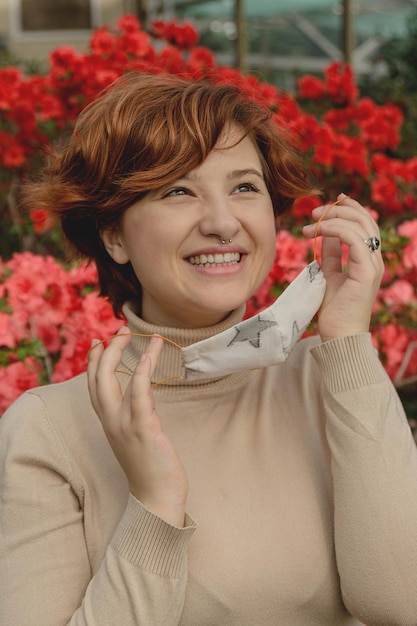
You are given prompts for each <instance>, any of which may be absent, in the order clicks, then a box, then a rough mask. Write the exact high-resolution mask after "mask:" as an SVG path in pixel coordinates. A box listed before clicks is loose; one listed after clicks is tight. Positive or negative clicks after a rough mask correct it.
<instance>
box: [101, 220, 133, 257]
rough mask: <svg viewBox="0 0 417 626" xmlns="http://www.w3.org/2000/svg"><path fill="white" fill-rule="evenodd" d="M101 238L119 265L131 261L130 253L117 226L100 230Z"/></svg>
mask: <svg viewBox="0 0 417 626" xmlns="http://www.w3.org/2000/svg"><path fill="white" fill-rule="evenodd" d="M100 238H101V241H102V242H103V245H104V247H105V248H106V250H107V252H108V253H109V255H110V256H111V258H112V259H113V261H115V262H116V263H119V265H124V264H125V263H128V262H129V260H130V259H129V255H128V253H127V251H126V248H125V245H124V242H123V238H122V236H121V234H120V232H119V229H118V228H116V227H115V226H112V227H110V228H103V230H102V231H101V232H100Z"/></svg>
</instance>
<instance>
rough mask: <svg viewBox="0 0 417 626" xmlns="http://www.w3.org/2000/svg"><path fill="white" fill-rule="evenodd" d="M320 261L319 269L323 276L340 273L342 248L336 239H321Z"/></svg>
mask: <svg viewBox="0 0 417 626" xmlns="http://www.w3.org/2000/svg"><path fill="white" fill-rule="evenodd" d="M321 259H322V260H321V269H322V270H323V272H324V273H325V274H327V273H328V272H337V273H339V272H341V271H342V269H343V265H342V246H341V244H340V240H339V238H338V237H323V243H322V247H321Z"/></svg>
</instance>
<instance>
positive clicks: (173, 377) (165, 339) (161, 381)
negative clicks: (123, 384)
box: [87, 333, 182, 387]
mask: <svg viewBox="0 0 417 626" xmlns="http://www.w3.org/2000/svg"><path fill="white" fill-rule="evenodd" d="M125 336H126V335H125V334H123V335H110V336H109V337H105V338H104V339H99V340H98V341H97V342H96V343H95V344H94V345H93V346H91V348H90V349H89V351H88V352H87V358H88V357H89V355H90V352H92V350H94V348H97V346H99V345H100V344H104V343H106V342H107V341H110V340H111V339H114V338H115V337H125ZM130 336H131V337H154V335H149V334H146V333H130ZM158 337H161V339H163V340H164V341H166V342H167V343H170V344H171V345H173V346H174V347H175V348H178V350H182V346H180V345H179V344H178V343H175V341H173V340H172V339H169V338H168V337H163V336H162V335H158ZM115 373H117V374H125V375H126V376H133V373H132V372H127V371H125V370H115ZM179 378H181V376H167V377H166V378H162V379H161V380H158V381H157V382H156V383H151V386H152V387H157V386H158V385H162V384H163V383H165V382H167V381H168V380H173V379H179Z"/></svg>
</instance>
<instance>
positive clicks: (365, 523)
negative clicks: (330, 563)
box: [312, 333, 417, 626]
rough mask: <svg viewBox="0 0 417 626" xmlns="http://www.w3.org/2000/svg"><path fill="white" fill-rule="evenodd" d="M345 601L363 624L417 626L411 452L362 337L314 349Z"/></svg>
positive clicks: (415, 452)
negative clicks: (320, 384)
mask: <svg viewBox="0 0 417 626" xmlns="http://www.w3.org/2000/svg"><path fill="white" fill-rule="evenodd" d="M312 355H313V357H314V359H315V361H316V363H317V365H318V366H319V368H320V372H321V377H322V384H323V389H322V399H323V400H322V401H323V406H324V414H325V418H326V433H327V439H328V442H329V447H330V452H331V467H332V479H333V490H334V507H335V513H334V515H335V517H334V525H335V549H336V558H337V566H338V570H339V574H340V585H341V590H342V595H343V600H344V602H345V605H346V607H347V609H348V610H349V611H350V612H351V613H352V615H354V616H355V617H357V618H358V619H359V620H361V621H363V622H365V623H366V624H368V625H369V626H377V625H381V626H382V625H384V626H394V625H397V626H412V625H415V624H416V620H417V593H416V590H415V579H416V572H417V448H416V445H415V443H414V440H413V437H412V433H411V429H410V427H409V424H408V422H407V419H406V416H405V414H404V411H403V408H402V406H401V403H400V400H399V398H398V396H397V394H396V391H395V389H394V387H393V385H392V383H391V381H390V380H389V378H388V376H387V374H386V372H385V370H384V368H383V366H382V364H381V363H380V361H379V358H378V355H377V353H376V351H375V349H374V347H373V345H372V340H371V336H370V334H368V333H364V334H362V335H357V336H352V337H346V338H343V339H337V340H333V341H329V342H325V343H322V344H320V345H319V346H317V347H315V348H313V349H312Z"/></svg>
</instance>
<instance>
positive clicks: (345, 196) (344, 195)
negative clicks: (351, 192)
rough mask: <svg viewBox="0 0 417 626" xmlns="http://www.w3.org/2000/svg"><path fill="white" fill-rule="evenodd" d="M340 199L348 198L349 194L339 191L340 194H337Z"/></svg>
mask: <svg viewBox="0 0 417 626" xmlns="http://www.w3.org/2000/svg"><path fill="white" fill-rule="evenodd" d="M337 197H338V198H339V199H340V200H343V198H347V195H346V194H345V193H339V195H338V196H337Z"/></svg>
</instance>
